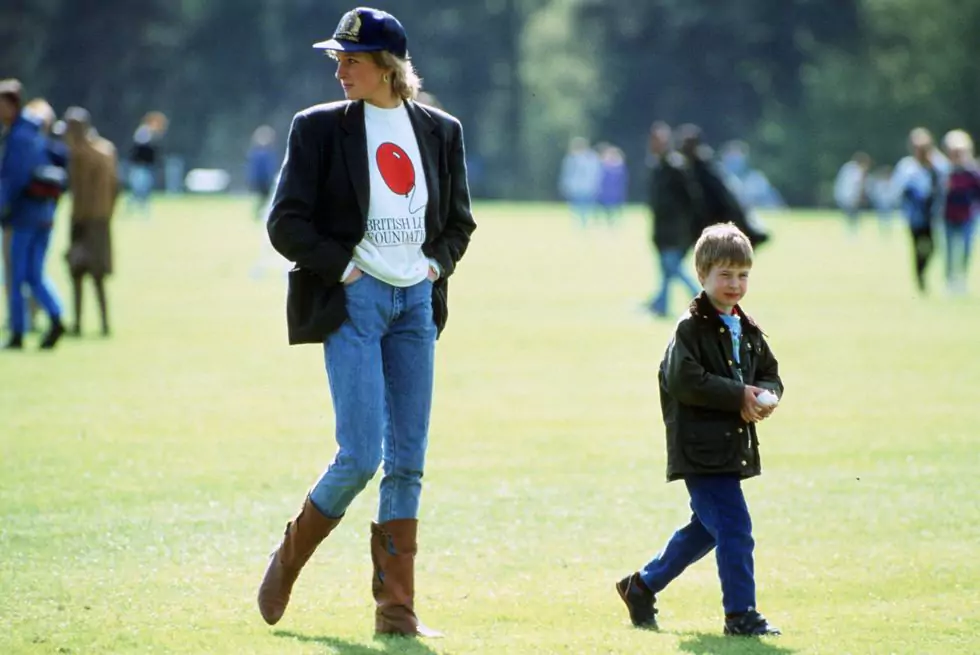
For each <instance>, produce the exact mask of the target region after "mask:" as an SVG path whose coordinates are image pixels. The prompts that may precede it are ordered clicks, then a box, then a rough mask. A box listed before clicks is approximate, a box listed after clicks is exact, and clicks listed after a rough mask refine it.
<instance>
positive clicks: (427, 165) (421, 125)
mask: <svg viewBox="0 0 980 655" xmlns="http://www.w3.org/2000/svg"><path fill="white" fill-rule="evenodd" d="M405 109H406V111H407V112H408V117H409V120H411V122H412V128H413V129H414V130H415V138H416V140H417V141H418V144H419V154H420V155H421V157H422V168H423V169H424V172H425V183H426V186H427V187H428V190H429V203H428V206H427V207H426V212H425V222H426V228H427V229H430V230H431V229H434V226H435V221H436V218H437V214H438V207H439V197H438V193H439V185H438V184H436V181H437V180H436V175H437V173H438V170H439V169H438V161H437V159H436V157H437V155H438V152H439V136H438V135H437V134H436V128H437V127H438V123H437V122H436V121H435V119H434V118H433V117H432V115H431V114H430V113H429V112H428V111H427V110H426V109H425V108H424V107H422V106H421V105H418V104H416V103H415V102H412V101H411V100H406V101H405ZM340 126H341V129H343V131H344V138H343V143H342V145H341V148H342V149H343V153H344V162H345V163H346V164H347V172H348V174H349V175H350V180H351V184H352V185H353V187H354V193H355V195H356V196H357V204H358V206H359V207H360V209H361V218H363V219H367V212H368V206H369V205H370V201H371V196H370V193H371V184H370V175H369V173H368V158H367V157H368V153H367V134H366V133H365V130H364V101H363V100H355V101H353V102H349V103H347V107H346V108H345V109H344V115H343V117H342V118H341V121H340Z"/></svg>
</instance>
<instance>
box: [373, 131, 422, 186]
mask: <svg viewBox="0 0 980 655" xmlns="http://www.w3.org/2000/svg"><path fill="white" fill-rule="evenodd" d="M375 157H376V159H377V162H378V170H379V171H381V178H382V179H383V180H384V181H385V184H387V185H388V188H389V189H391V191H392V193H396V194H398V195H400V196H408V194H409V193H411V191H412V189H414V188H415V167H414V166H413V165H412V160H411V159H409V158H408V153H406V152H405V151H404V150H403V149H402V148H401V146H397V145H395V144H394V143H382V144H381V145H380V146H378V152H377V153H376V154H375Z"/></svg>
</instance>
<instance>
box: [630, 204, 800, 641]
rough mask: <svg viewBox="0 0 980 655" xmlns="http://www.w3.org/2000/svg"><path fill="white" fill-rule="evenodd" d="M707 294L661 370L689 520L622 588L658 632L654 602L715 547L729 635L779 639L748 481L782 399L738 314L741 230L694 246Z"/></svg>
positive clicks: (762, 346) (722, 228)
mask: <svg viewBox="0 0 980 655" xmlns="http://www.w3.org/2000/svg"><path fill="white" fill-rule="evenodd" d="M694 263H695V268H696V269H697V274H698V279H699V280H700V282H701V286H702V287H703V289H704V290H703V291H702V292H701V294H700V295H698V296H697V297H696V298H695V299H694V300H693V301H692V302H691V306H690V308H689V309H688V311H687V313H685V314H684V316H683V317H682V318H681V319H680V321H679V322H678V323H677V327H676V330H675V332H674V336H673V338H672V339H671V341H670V344H669V345H668V346H667V352H666V353H665V355H664V359H663V362H661V364H660V372H659V379H660V407H661V410H662V413H663V418H664V424H665V425H666V434H667V480H668V481H673V480H684V484H685V485H686V486H687V491H688V494H689V495H690V498H691V510H692V512H693V515H692V516H691V521H690V522H689V523H688V524H687V525H685V526H684V527H682V528H680V529H678V530H677V531H676V532H675V533H674V534H673V535H672V536H671V538H670V540H669V541H668V542H667V545H666V546H664V549H663V550H662V551H660V553H659V554H657V556H656V557H654V558H653V560H652V561H651V562H650V563H649V564H647V565H646V566H644V567H643V568H642V569H641V570H639V571H638V572H636V573H633V574H632V575H629V576H627V577H625V578H623V579H622V580H620V581H619V582H618V583H617V584H616V590H617V591H618V592H619V595H620V597H621V598H622V599H623V602H625V603H626V607H627V608H628V609H629V615H630V620H631V621H632V622H633V625H635V626H637V627H640V628H649V629H656V628H657V620H656V614H657V610H656V607H655V604H656V595H657V594H658V593H659V592H660V591H662V590H663V589H664V588H666V587H667V585H668V584H670V582H671V581H673V580H674V578H676V577H677V576H679V575H680V574H681V573H682V572H683V571H684V570H685V569H686V568H687V567H688V566H690V565H691V564H693V563H694V562H696V561H698V560H699V559H701V558H702V557H704V556H705V555H707V554H708V553H710V552H711V551H712V549H714V551H715V557H716V559H717V563H718V577H719V578H720V579H721V589H722V604H723V605H724V610H725V629H724V631H725V634H726V635H748V636H759V635H778V634H780V633H779V630H778V629H776V628H775V627H774V626H772V625H770V624H769V622H768V621H767V620H766V619H765V617H764V616H762V614H760V613H759V612H758V611H757V610H756V598H755V575H754V562H753V558H752V550H753V547H754V545H755V542H754V540H753V539H752V521H751V518H750V516H749V508H748V506H747V505H746V503H745V496H744V495H743V494H742V486H741V481H742V479H744V478H750V477H753V476H756V475H759V474H760V473H761V470H762V469H761V464H760V461H759V440H758V437H757V436H756V427H755V424H756V423H758V422H759V421H761V420H763V419H765V418H766V417H768V416H769V415H770V414H771V413H772V412H773V410H774V409H775V407H776V403H777V402H778V399H779V398H780V397H781V396H782V394H783V384H782V382H781V381H780V379H779V372H778V366H777V363H776V358H775V357H774V356H773V354H772V351H771V350H770V349H769V345H768V344H767V343H766V341H765V339H764V338H763V333H762V330H761V329H759V326H758V325H756V324H755V322H754V321H753V320H752V319H751V318H750V317H749V316H747V315H746V314H745V313H744V312H743V311H742V308H741V307H740V306H739V304H738V303H739V301H741V299H742V298H743V297H745V294H746V292H747V291H748V285H749V271H750V270H751V268H752V245H751V244H750V243H749V239H748V237H746V236H745V234H744V233H742V232H741V231H740V230H739V229H738V228H737V227H735V226H734V225H732V224H731V223H728V224H718V225H713V226H710V227H708V228H706V229H705V230H704V231H703V232H702V234H701V237H700V238H699V239H698V241H697V244H696V245H695V247H694Z"/></svg>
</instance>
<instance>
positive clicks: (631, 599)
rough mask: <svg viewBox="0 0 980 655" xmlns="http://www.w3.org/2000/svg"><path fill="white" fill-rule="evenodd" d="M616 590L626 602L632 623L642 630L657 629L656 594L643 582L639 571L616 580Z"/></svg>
mask: <svg viewBox="0 0 980 655" xmlns="http://www.w3.org/2000/svg"><path fill="white" fill-rule="evenodd" d="M616 591H617V592H619V597H620V598H622V599H623V602H624V603H626V609H628V610H629V613H630V621H632V622H633V625H635V626H636V627H637V628H643V629H644V630H659V626H658V625H657V608H656V607H655V606H654V605H655V604H656V600H657V599H656V596H654V595H653V592H651V591H650V590H649V589H648V588H647V586H646V585H645V584H643V580H641V579H640V574H639V573H633V574H632V575H628V576H626V577H625V578H623V579H622V580H620V581H619V582H617V583H616Z"/></svg>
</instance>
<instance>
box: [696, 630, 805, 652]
mask: <svg viewBox="0 0 980 655" xmlns="http://www.w3.org/2000/svg"><path fill="white" fill-rule="evenodd" d="M678 647H679V648H680V651H681V652H682V653H692V654H693V655H789V654H790V653H795V652H796V651H795V650H793V649H792V648H787V647H785V646H780V645H779V640H778V639H773V638H768V637H767V638H759V637H726V636H724V635H718V634H707V633H688V634H685V635H681V642H680V644H679V646H678Z"/></svg>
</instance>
